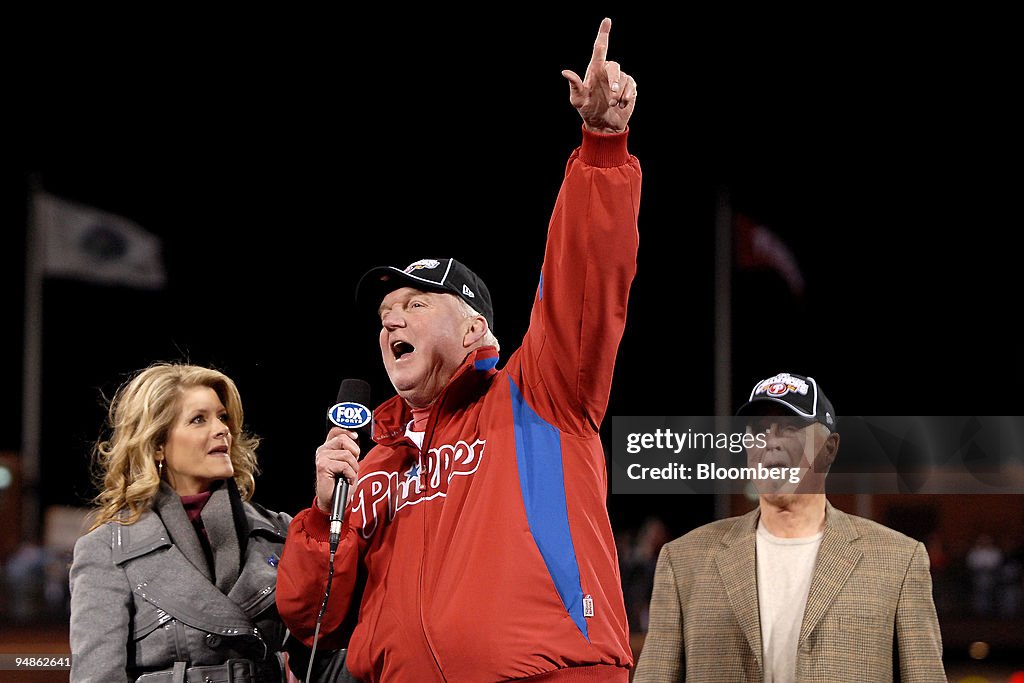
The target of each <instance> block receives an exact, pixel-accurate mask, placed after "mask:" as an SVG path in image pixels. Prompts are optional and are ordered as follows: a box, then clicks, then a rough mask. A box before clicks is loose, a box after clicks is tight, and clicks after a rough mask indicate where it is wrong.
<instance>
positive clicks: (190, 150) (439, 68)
mask: <svg viewBox="0 0 1024 683" xmlns="http://www.w3.org/2000/svg"><path fill="white" fill-rule="evenodd" d="M609 13H610V16H612V18H613V21H614V25H613V28H612V35H611V50H610V54H609V57H610V58H612V59H618V60H619V61H621V63H622V66H623V69H624V70H626V71H627V72H629V73H631V74H633V75H634V76H635V77H636V79H637V81H638V83H639V88H640V92H641V93H642V94H641V95H640V97H639V101H638V105H637V110H636V114H635V115H634V118H633V122H632V131H631V138H630V146H631V150H632V151H633V152H634V153H635V154H636V155H637V156H638V157H639V158H640V161H641V164H642V166H643V170H644V194H643V199H642V205H641V209H640V235H641V238H640V255H639V271H638V275H637V279H636V281H635V283H634V287H633V291H632V294H631V309H630V313H629V316H630V317H629V324H628V329H627V330H626V334H625V337H624V339H623V342H622V346H621V349H620V357H619V362H618V365H617V369H616V378H615V385H614V387H613V395H612V400H611V405H610V408H609V411H608V415H609V416H611V415H616V414H618V415H649V414H663V413H669V414H681V415H685V414H691V415H704V414H712V412H713V403H712V402H713V396H714V391H713V382H712V371H713V367H712V362H713V357H714V356H713V345H714V339H713V336H712V324H713V295H714V290H713V280H712V273H713V271H712V259H713V238H714V236H713V226H714V202H715V190H716V188H717V187H718V186H719V185H722V184H726V185H728V186H729V187H730V188H731V191H732V193H733V196H734V198H735V201H736V204H737V207H739V208H742V209H743V210H745V211H747V212H748V213H749V214H751V215H752V216H753V217H754V218H756V219H757V220H759V221H761V222H764V223H765V224H767V225H768V226H769V227H770V228H771V229H773V230H774V231H775V232H776V233H777V234H778V235H779V236H780V237H781V238H782V239H784V240H785V241H786V242H787V243H788V244H789V246H790V247H791V248H792V250H793V251H794V253H795V255H796V258H797V261H798V263H799V264H800V267H801V269H802V270H803V273H804V276H805V278H806V281H807V293H806V296H805V298H804V299H803V300H802V301H797V300H794V299H793V298H792V297H791V296H790V295H789V294H788V293H787V291H786V290H785V288H784V287H783V285H782V283H781V281H780V280H779V279H778V278H777V277H776V276H775V275H773V274H771V273H747V274H743V275H741V276H739V277H738V279H737V280H736V282H735V291H734V295H735V297H734V301H735V307H736V311H735V320H734V325H735V328H734V330H735V337H734V340H733V351H734V374H735V380H734V386H733V393H734V396H739V395H741V394H744V393H745V392H746V391H748V390H749V386H750V385H751V384H752V383H753V382H754V381H755V380H757V379H759V378H761V377H763V376H767V375H768V374H774V373H775V372H777V371H780V370H783V369H789V370H792V371H794V372H800V373H805V374H811V375H814V376H815V377H817V378H818V379H819V381H821V383H822V384H823V386H824V387H825V388H826V389H827V391H828V393H829V394H830V395H831V397H832V400H833V402H834V403H835V404H836V407H837V410H838V412H839V413H840V415H842V414H844V413H845V414H863V415H883V414H904V415H929V414H934V415H942V414H998V415H1002V414H1019V413H1020V412H1021V411H1020V400H1019V394H1018V393H1017V392H1016V391H1015V390H1014V389H1015V388H1016V387H1017V386H1020V380H1021V375H1022V372H1021V370H1022V367H1021V361H1020V353H1019V350H1018V349H1019V346H1018V345H1017V344H1016V342H1015V339H1014V334H1013V333H1012V332H1011V328H1012V327H1013V324H1014V322H1013V319H1014V318H1015V317H1016V316H1015V315H1014V314H1013V311H1014V310H1016V308H1017V306H1016V305H1014V303H1013V300H1014V298H1015V297H1014V295H1015V293H1016V287H1015V284H1016V277H1015V275H1016V272H1017V268H1016V267H1015V262H1016V261H1017V259H1016V256H1015V251H1014V250H1013V248H1011V246H1010V245H1011V244H1014V243H1015V240H1014V238H1013V236H1012V234H1011V232H1012V231H1013V230H1014V229H1015V228H1016V227H1017V226H1018V225H1019V222H1020V219H1019V217H1018V215H1017V214H1015V213H1013V212H1011V211H1010V209H1009V208H1007V207H1008V206H1009V205H1012V204H1015V203H1016V202H1015V198H1016V194H1015V192H1014V190H1015V189H1016V188H1015V187H1014V186H1012V185H1011V181H1010V176H1009V175H1008V174H1009V169H1008V168H1006V166H1005V164H1006V160H1014V161H1015V160H1016V159H1017V158H1018V157H1019V155H1018V154H1014V153H1013V151H1012V149H1011V144H1016V145H1019V140H1017V139H1011V138H1010V137H1009V135H1010V126H1009V122H1010V121H1013V120H1017V121H1019V117H1017V116H1016V115H1015V114H1012V113H1011V102H1010V95H1009V87H1008V84H1007V82H1005V81H1004V78H1005V75H1004V73H1002V72H1003V71H1005V70H1006V68H1005V67H1000V66H999V65H1000V64H1001V63H1002V62H1001V60H1002V57H1003V55H1002V52H1005V51H1006V48H1004V47H1003V45H1004V44H1003V43H1002V42H1001V41H1000V40H999V39H998V36H996V35H994V34H991V33H987V32H988V31H995V30H996V28H995V27H996V26H998V24H999V22H998V21H995V18H993V23H992V26H991V27H988V26H980V25H979V26H978V27H975V26H972V25H970V24H961V25H959V26H958V27H956V28H955V30H956V31H958V32H957V33H952V34H951V33H950V32H949V31H937V32H935V31H933V32H924V31H922V32H917V31H916V30H911V27H914V26H915V23H914V18H912V17H907V18H906V21H905V23H903V22H902V21H901V22H899V23H887V24H884V25H882V24H874V23H872V22H871V21H869V20H867V19H866V18H864V19H857V18H846V20H845V23H843V25H842V26H843V28H842V29H839V28H835V25H833V24H830V23H827V22H823V23H822V27H819V29H820V30H817V31H814V32H809V31H807V30H803V29H801V30H798V29H797V28H795V24H791V23H790V22H789V21H788V20H787V18H785V17H780V16H775V17H772V18H773V19H774V20H775V22H776V23H777V24H778V25H779V26H780V27H781V28H773V29H771V30H769V28H768V26H767V25H765V24H762V23H760V22H759V21H758V19H759V18H757V17H746V18H744V19H743V21H742V23H740V22H739V20H736V18H731V19H730V21H728V22H726V21H725V20H724V19H716V20H715V21H708V20H702V21H699V22H698V21H696V20H695V19H694V18H693V17H688V16H684V14H683V13H682V11H680V12H679V13H678V14H676V15H664V14H655V13H642V12H640V11H618V10H615V9H612V10H610V11H609ZM601 16H602V14H601V13H600V11H594V12H589V11H583V12H579V13H578V14H577V15H576V16H573V17H568V16H553V15H546V16H543V17H532V16H527V15H522V16H509V17H506V18H501V19H496V20H489V19H488V20H484V19H482V18H479V17H466V16H462V17H461V18H460V19H459V22H458V23H457V22H456V21H455V18H456V17H455V16H454V15H451V16H446V15H444V14H436V13H435V14H430V15H424V16H420V17H415V16H408V15H404V18H402V19H400V20H399V19H395V18H393V17H388V18H384V17H359V18H352V17H349V18H347V19H346V20H345V21H344V22H342V24H344V30H340V29H339V24H338V23H337V22H326V21H321V20H319V19H318V18H317V17H308V16H307V17H302V18H301V20H300V18H298V17H295V18H291V19H284V20H281V21H276V20H275V19H274V18H271V17H257V18H255V19H251V20H250V21H252V22H254V23H251V24H246V25H241V24H240V25H239V26H235V27H232V29H233V30H230V31H229V30H228V29H226V28H225V29H217V30H214V29H212V28H209V27H208V28H206V29H203V30H198V29H193V30H191V31H189V32H186V33H183V34H181V35H179V36H176V37H175V38H173V39H172V38H155V37H154V35H150V32H151V31H152V32H155V31H156V27H153V26H148V27H145V30H139V31H137V32H135V33H132V34H131V35H130V36H129V35H128V34H127V33H126V34H125V35H118V36H117V38H118V40H111V39H110V38H112V37H113V33H114V32H113V31H112V30H110V31H108V32H105V33H104V34H103V35H102V36H100V38H106V40H102V39H99V38H97V36H95V35H91V34H90V35H89V36H87V35H86V34H84V33H78V34H76V33H75V32H74V31H70V30H69V31H68V33H67V35H65V34H64V33H63V32H61V33H60V34H59V35H52V36H49V37H48V41H49V42H43V43H41V44H39V45H38V46H37V50H36V52H37V53H39V54H40V55H41V58H40V60H39V61H38V63H37V64H36V65H35V66H33V67H32V68H31V69H30V68H28V67H25V68H23V69H21V70H20V71H19V72H18V73H19V75H20V77H19V78H18V79H17V80H18V93H17V95H18V96H17V97H16V98H14V99H15V101H17V102H19V103H21V104H22V105H23V106H22V107H20V108H19V109H20V113H18V114H17V119H16V120H17V123H16V124H11V126H10V127H9V133H10V134H11V137H12V138H13V139H15V140H16V144H15V153H12V154H10V155H5V156H7V161H5V165H4V171H3V173H4V175H3V178H2V181H3V182H2V197H0V200H2V208H0V210H2V212H3V213H2V216H3V221H4V222H5V225H6V229H5V230H4V231H3V238H2V240H3V242H2V256H0V258H2V259H3V261H2V269H0V270H2V276H0V277H3V287H2V291H3V294H2V297H3V318H4V320H5V322H6V326H5V327H6V330H7V333H6V336H7V343H6V345H5V349H7V350H6V351H5V353H4V358H5V362H4V363H3V365H2V367H0V379H2V382H0V386H2V387H3V391H2V400H3V408H4V410H3V411H2V418H0V449H2V450H17V449H18V448H19V444H20V431H21V422H20V421H21V410H20V403H21V394H20V385H21V372H22V365H21V352H22V343H21V335H22V313H23V296H24V294H23V287H24V280H23V278H24V236H25V230H24V225H25V203H26V193H27V191H28V182H29V181H28V178H29V174H30V173H31V172H36V173H38V174H39V177H40V179H41V182H42V185H43V186H44V188H46V189H48V190H49V191H51V192H53V193H55V194H58V195H60V196H64V197H67V198H69V199H73V200H76V201H80V202H83V203H86V204H91V205H94V206H97V207H99V208H102V209H105V210H108V211H112V212H115V213H120V214H122V215H125V216H127V217H129V218H131V219H133V220H135V221H136V222H138V223H139V224H141V225H142V226H144V227H145V228H147V229H148V230H150V231H152V232H154V233H156V234H158V235H160V236H161V237H162V238H163V240H164V250H165V260H166V265H167V269H168V275H169V284H168V287H167V289H166V290H164V291H162V292H143V291H134V290H129V289H124V288H118V287H104V286H97V285H89V284H84V283H80V282H70V281H59V280H50V281H48V282H47V284H46V289H45V300H46V306H45V318H46V319H45V339H44V358H45V366H44V385H43V409H44V417H43V428H44V435H43V439H42V463H43V471H44V477H45V479H46V486H45V488H44V490H43V492H42V501H43V503H44V504H50V503H72V504H73V503H81V502H84V501H85V500H86V499H87V498H88V497H89V496H91V495H92V493H93V491H92V489H91V488H90V485H89V481H88V475H87V466H88V450H89V445H90V443H91V442H92V440H93V439H94V438H95V437H96V435H97V434H98V430H99V427H100V423H101V421H102V419H103V411H102V408H101V406H100V400H99V397H100V393H101V392H105V393H107V394H110V393H112V391H113V390H114V389H115V388H116V386H117V384H118V383H119V382H120V380H121V379H122V378H123V377H124V376H125V374H127V373H128V372H130V371H132V370H134V369H137V368H139V367H142V366H144V365H145V364H147V363H149V362H150V361H152V360H171V359H181V358H183V357H188V358H189V359H191V360H192V361H194V362H197V363H202V364H214V365H216V366H217V367H219V368H221V369H223V370H225V371H226V372H227V373H228V374H230V375H231V376H232V377H233V378H235V380H236V381H237V382H238V384H239V387H240V389H241V391H242V396H243V399H244V401H245V404H246V409H247V410H246V418H247V422H248V424H249V427H250V428H251V429H253V430H254V431H255V432H257V433H258V434H260V435H262V436H263V437H264V442H263V446H262V447H261V462H262V465H263V469H264V475H263V476H262V477H261V479H259V480H258V486H257V499H259V500H261V501H262V502H264V503H265V504H266V505H268V506H269V507H273V508H278V509H285V510H288V511H291V512H294V511H296V510H297V509H298V508H299V507H301V506H304V505H306V504H308V502H309V500H310V498H311V495H312V491H311V486H310V482H311V474H312V457H313V451H314V449H315V447H316V446H317V445H318V444H319V443H320V441H321V440H322V434H323V424H324V419H323V418H324V411H325V410H326V408H327V407H328V406H329V405H330V404H331V403H332V402H333V399H334V397H335V394H336V393H337V387H338V384H339V382H340V380H341V379H342V378H345V377H363V378H366V379H368V380H370V381H371V382H372V383H373V386H374V399H375V400H376V399H381V400H382V399H383V398H385V397H387V396H388V395H390V393H391V389H390V385H389V384H388V382H387V379H386V376H385V375H384V374H383V370H382V368H381V364H380V359H379V355H378V352H377V349H376V341H375V340H376V328H375V327H374V326H373V324H372V322H370V323H367V322H366V321H365V320H364V319H362V318H360V317H359V316H357V315H356V314H354V313H353V311H352V310H351V305H350V302H351V297H352V292H353V288H354V285H355V282H356V280H357V278H358V276H359V275H360V274H361V273H362V272H363V271H365V270H366V269H367V268H369V267H371V266H374V265H380V264H401V265H404V264H406V263H408V262H411V261H413V260H415V259H418V258H423V257H428V256H435V255H441V256H446V255H454V256H455V257H456V258H459V259H460V260H462V261H464V262H466V263H468V264H470V265H471V267H473V268H474V269H475V270H476V271H477V272H478V273H479V274H480V275H481V276H482V277H483V278H484V279H485V280H486V281H487V283H488V285H489V286H490V288H491V291H492V293H493V296H494V299H495V302H496V307H497V312H496V332H497V333H498V335H499V337H500V338H501V340H502V343H503V345H504V346H505V348H506V350H507V351H511V350H512V349H513V348H515V347H516V345H517V343H518V341H519V340H520V339H521V337H522V334H523V332H524V330H525V323H526V320H527V318H528V314H529V305H530V302H531V299H532V295H533V290H534V287H535V284H536V279H537V271H538V268H539V265H540V261H541V256H542V251H543V244H544V233H545V229H546V224H547V219H548V216H549V214H550V210H551V207H552V205H553V202H554V198H555V194H556V192H557V188H558V183H559V181H560V178H561V174H562V172H563V169H564V163H565V159H566V157H567V156H568V154H569V153H570V152H571V150H572V148H573V147H574V146H575V145H576V144H578V140H579V119H578V115H577V114H576V112H575V111H574V110H573V109H572V108H571V106H570V105H569V104H568V102H567V96H566V92H567V87H566V85H565V83H564V80H563V79H562V77H561V76H560V75H559V72H560V70H561V69H562V68H567V67H568V68H573V69H575V70H577V71H578V72H579V73H582V72H583V70H584V69H585V67H586V63H587V60H588V59H589V54H590V49H591V43H592V41H593V36H594V34H595V33H596V29H597V26H598V24H599V22H600V18H601ZM804 19H805V20H806V18H804ZM889 21H890V22H894V20H892V19H890V20H889ZM175 23H176V22H175ZM979 23H980V22H979ZM952 24H953V22H952V21H950V27H949V29H950V31H952V30H954V27H953V25H952ZM160 35H164V33H160ZM979 39H985V40H984V43H983V45H982V46H981V47H979V46H978V45H979V43H978V42H977V41H978V40H979ZM968 41H970V43H969V44H968ZM58 43H59V45H58ZM57 48H59V49H57ZM22 86H23V88H22ZM1014 135H1018V133H1016V132H1014ZM1018 151H1019V150H1018ZM506 355H507V353H506ZM606 427H608V428H610V419H609V420H608V421H607V424H606ZM605 431H608V430H607V429H606V430H605ZM654 498H658V500H654ZM672 498H674V497H668V496H661V497H653V496H652V497H646V498H635V497H629V498H625V497H622V496H619V497H616V496H614V495H613V496H612V497H611V500H610V508H611V511H612V515H613V521H615V522H616V523H621V524H632V523H635V522H636V521H638V520H639V519H641V518H642V517H643V516H644V515H645V514H647V513H648V512H661V513H663V514H667V515H671V518H670V523H671V524H672V525H673V526H674V527H675V528H676V529H678V530H682V529H684V528H687V527H689V526H690V525H692V524H693V523H694V522H695V521H702V520H701V519H699V517H700V516H702V515H705V516H706V515H708V514H710V503H708V502H707V501H704V500H698V499H695V497H693V498H691V499H686V500H678V499H676V500H673V499H672Z"/></svg>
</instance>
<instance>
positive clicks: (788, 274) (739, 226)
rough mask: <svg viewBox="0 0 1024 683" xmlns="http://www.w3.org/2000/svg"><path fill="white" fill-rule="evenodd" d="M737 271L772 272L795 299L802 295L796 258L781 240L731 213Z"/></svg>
mask: <svg viewBox="0 0 1024 683" xmlns="http://www.w3.org/2000/svg"><path fill="white" fill-rule="evenodd" d="M733 227H734V230H735V235H734V239H735V252H734V253H735V255H736V267H737V268H748V269H757V268H766V269H771V270H774V271H775V272H776V273H778V275H779V277H781V278H782V280H783V281H784V282H785V283H786V285H787V286H788V287H789V291H790V292H791V293H792V294H793V296H795V297H797V298H798V299H799V298H801V297H802V296H803V293H804V276H803V273H801V272H800V266H799V265H798V264H797V261H796V257H795V256H794V255H793V252H792V250H790V248H789V246H787V245H786V243H785V242H783V241H782V239H781V238H780V237H779V236H778V235H776V234H775V233H774V232H772V231H771V230H770V229H768V228H767V227H765V226H763V225H760V224H759V223H755V222H754V221H753V220H751V218H750V217H749V216H746V215H745V214H742V213H740V212H738V211H734V212H733Z"/></svg>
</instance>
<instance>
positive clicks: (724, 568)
mask: <svg viewBox="0 0 1024 683" xmlns="http://www.w3.org/2000/svg"><path fill="white" fill-rule="evenodd" d="M760 517H761V510H760V508H759V507H758V508H755V509H753V510H751V511H750V512H748V513H747V514H745V515H743V516H741V517H737V518H736V520H735V523H734V524H733V525H732V527H731V528H730V529H729V531H727V532H726V533H725V534H724V535H723V536H722V541H721V542H722V546H723V548H722V549H721V550H719V552H718V553H717V554H716V555H715V563H716V564H717V566H718V572H719V576H720V577H721V579H722V583H723V584H724V585H725V591H726V594H727V595H728V597H729V603H730V605H731V606H732V609H733V612H734V613H735V614H736V619H737V621H738V622H739V625H740V628H741V630H742V631H743V634H744V636H746V639H747V643H748V644H749V645H750V649H751V651H752V653H753V655H754V657H755V658H756V659H757V664H758V666H759V667H762V669H763V662H762V658H761V656H762V645H761V622H760V618H759V615H758V601H757V597H756V596H757V564H756V562H757V561H756V557H755V549H756V545H755V543H756V536H755V532H756V531H757V522H758V520H759V519H760ZM859 537H860V533H859V532H858V531H857V527H856V525H855V524H854V523H853V520H852V519H851V518H850V516H849V515H847V514H846V513H845V512H843V511H842V510H837V509H836V508H834V507H833V506H832V504H831V503H829V502H828V501H827V500H826V501H825V530H824V532H823V533H822V537H821V546H820V547H819V549H818V558H817V561H816V562H815V565H814V575H813V576H812V578H811V586H810V590H809V591H808V594H807V606H806V608H805V609H804V616H803V622H802V623H801V625H800V637H799V642H801V643H802V642H803V641H804V640H806V639H807V637H808V636H809V635H810V634H811V632H812V631H813V630H814V627H815V626H817V625H818V622H820V621H821V618H822V617H823V616H824V615H825V612H827V611H828V608H829V606H830V605H831V604H832V602H833V601H834V600H835V598H836V596H837V595H838V594H839V591H840V589H841V588H842V587H843V585H844V584H845V583H846V580H847V579H848V578H849V577H850V574H851V573H852V572H853V569H854V567H855V566H856V565H857V562H858V561H859V560H860V558H861V557H862V556H863V554H864V553H863V551H861V550H860V549H859V548H857V547H856V546H855V545H853V543H854V541H856V539H857V538H859Z"/></svg>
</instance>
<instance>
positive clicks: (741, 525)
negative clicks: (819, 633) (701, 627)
mask: <svg viewBox="0 0 1024 683" xmlns="http://www.w3.org/2000/svg"><path fill="white" fill-rule="evenodd" d="M759 514H760V510H757V509H755V510H753V511H751V512H749V513H747V514H746V515H744V516H743V517H741V518H740V519H738V520H737V521H736V524H735V525H734V526H733V527H732V529H730V530H729V532H728V533H727V534H726V535H725V536H723V537H722V544H723V545H725V546H726V547H725V548H722V549H721V550H720V551H718V554H717V555H715V563H716V564H717V565H718V574H719V576H720V577H721V579H722V583H723V584H724V585H725V592H726V594H727V595H728V596H729V604H730V605H731V606H732V610H733V612H734V613H735V615H736V620H737V621H738V622H739V625H740V629H742V631H743V635H744V636H745V637H746V639H747V643H748V644H749V645H750V649H751V651H752V652H753V654H754V657H755V658H756V659H757V666H758V667H759V668H761V669H762V670H763V668H764V665H763V663H762V661H761V655H762V652H761V650H762V647H761V620H760V618H759V617H758V605H757V567H756V564H755V557H754V551H755V545H754V531H755V530H756V528H757V519H758V515H759Z"/></svg>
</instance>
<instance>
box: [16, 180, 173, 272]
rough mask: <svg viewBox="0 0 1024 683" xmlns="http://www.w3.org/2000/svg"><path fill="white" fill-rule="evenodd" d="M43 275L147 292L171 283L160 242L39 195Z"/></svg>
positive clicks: (118, 220) (127, 224)
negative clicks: (120, 286)
mask: <svg viewBox="0 0 1024 683" xmlns="http://www.w3.org/2000/svg"><path fill="white" fill-rule="evenodd" d="M34 210H35V223H36V229H37V231H38V232H37V236H38V239H40V240H41V241H42V248H43V259H42V267H43V274H44V275H46V276H51V277H66V278H73V279H77V280H88V281H91V282H100V283H106V284H120V285H127V286H130V287H139V288H145V289H160V288H162V287H163V286H164V284H165V283H166V281H167V276H166V274H165V272H164V264H163V257H162V255H161V241H160V238H159V237H157V236H156V235H153V234H152V233H150V232H148V231H146V230H144V229H143V228H141V227H139V226H138V225H137V224H136V223H134V222H132V221H131V220H129V219H127V218H124V217H123V216H117V215H114V214H112V213H107V212H106V211H101V210H100V209H96V208H94V207H91V206H85V205H84V204H77V203H75V202H71V201H68V200H65V199H60V198H58V197H54V196H53V195H50V194H47V193H45V192H37V193H36V195H35V207H34Z"/></svg>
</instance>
